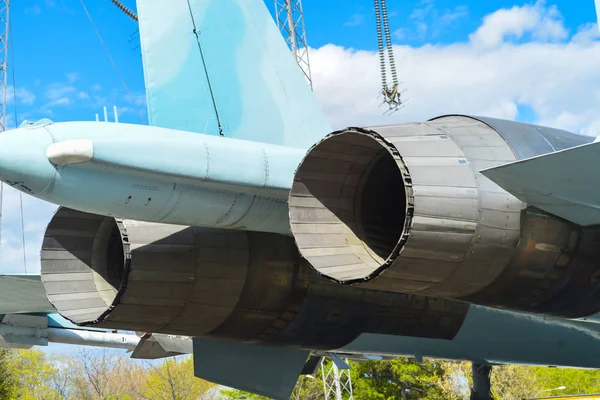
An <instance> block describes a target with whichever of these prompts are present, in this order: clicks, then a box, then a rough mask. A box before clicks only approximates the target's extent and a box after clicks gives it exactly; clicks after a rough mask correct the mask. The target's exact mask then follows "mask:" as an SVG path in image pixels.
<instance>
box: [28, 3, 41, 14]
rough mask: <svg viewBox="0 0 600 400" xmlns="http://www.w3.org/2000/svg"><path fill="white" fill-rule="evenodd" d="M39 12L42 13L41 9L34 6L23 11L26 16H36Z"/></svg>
mask: <svg viewBox="0 0 600 400" xmlns="http://www.w3.org/2000/svg"><path fill="white" fill-rule="evenodd" d="M41 12H42V9H41V8H40V7H39V6H38V5H36V4H34V5H33V6H31V7H29V8H26V9H25V14H28V15H38V14H39V13H41Z"/></svg>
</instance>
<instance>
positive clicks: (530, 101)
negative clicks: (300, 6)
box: [311, 3, 600, 134]
mask: <svg viewBox="0 0 600 400" xmlns="http://www.w3.org/2000/svg"><path fill="white" fill-rule="evenodd" d="M508 15H512V17H510V18H508V17H507V16H508ZM531 15H534V17H533V18H531ZM498 16H500V17H502V18H500V17H498ZM511 18H512V19H511ZM501 20H502V21H505V22H506V24H505V25H503V24H500V23H499V22H500V21H501ZM510 21H512V22H510ZM515 21H516V22H515ZM549 21H550V22H549ZM595 30H597V26H595V25H589V26H586V27H582V28H581V29H580V31H579V32H578V33H577V34H576V35H574V36H573V37H572V38H571V39H565V40H562V41H561V42H558V43H557V42H556V41H555V40H556V39H557V38H560V37H562V35H563V32H566V29H565V28H564V26H563V25H562V21H561V20H560V18H559V13H558V11H557V10H556V9H554V8H553V7H548V8H546V7H543V5H540V3H537V4H536V5H535V6H523V7H516V8H513V9H511V10H508V11H506V10H501V11H497V12H496V13H493V14H491V15H490V16H488V17H486V18H485V19H484V21H483V24H482V25H481V26H480V27H479V28H478V29H477V30H476V32H475V33H473V34H472V35H471V37H470V40H468V41H466V42H464V43H454V44H450V45H430V44H428V45H425V46H422V47H418V48H414V47H409V46H395V52H396V61H397V64H398V73H399V77H400V80H401V81H403V83H402V87H403V88H406V89H408V91H407V93H406V94H407V97H409V98H410V101H409V102H408V103H407V104H406V107H405V108H403V109H402V110H400V111H399V112H397V113H395V114H393V115H392V116H389V117H384V116H383V115H382V113H383V111H384V110H385V108H384V107H382V108H378V106H379V104H380V102H381V101H380V100H378V99H377V98H376V97H377V91H378V90H379V88H380V86H381V83H380V81H381V77H380V72H379V63H378V57H377V54H376V52H370V51H360V50H352V49H344V48H342V47H339V46H334V45H327V46H324V47H322V48H320V49H316V50H313V51H312V52H311V64H312V65H311V66H312V75H313V81H314V87H315V93H316V95H317V97H318V99H319V101H320V102H321V104H322V106H323V108H324V110H325V112H326V114H327V116H328V117H329V118H330V120H331V122H332V124H333V125H334V126H335V127H336V128H339V127H342V126H349V125H370V124H382V123H398V122H406V121H411V120H412V121H422V120H425V119H428V118H432V117H435V116H437V115H441V114H447V113H465V114H476V115H488V116H495V117H501V118H508V119H515V118H518V110H519V108H520V107H526V108H530V109H531V110H533V112H534V114H535V115H536V121H533V122H539V123H543V124H547V125H551V126H555V127H559V128H563V129H567V130H571V131H576V132H581V133H594V134H595V133H596V132H600V114H599V113H598V110H599V109H600V94H598V92H597V88H598V87H600V68H598V65H600V42H598V41H594V40H593V39H594V38H596V37H598V34H597V33H596V32H593V31H595ZM524 32H529V33H531V35H529V36H527V38H525V37H524V36H523V34H524ZM515 33H516V34H519V35H521V36H523V41H521V42H519V43H511V42H509V41H508V37H509V36H510V34H513V35H514V34H515ZM534 33H535V34H534ZM482 44H484V45H485V46H482Z"/></svg>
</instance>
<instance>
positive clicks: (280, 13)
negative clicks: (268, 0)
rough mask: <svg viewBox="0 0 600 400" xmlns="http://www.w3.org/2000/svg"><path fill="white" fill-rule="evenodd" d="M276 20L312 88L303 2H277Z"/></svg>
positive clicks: (298, 0)
mask: <svg viewBox="0 0 600 400" xmlns="http://www.w3.org/2000/svg"><path fill="white" fill-rule="evenodd" d="M275 20H276V21H277V26H278V27H279V30H280V31H281V34H282V35H283V38H284V39H285V41H286V42H287V44H288V46H289V47H290V50H292V54H293V55H294V59H295V60H296V63H298V66H299V67H300V69H301V70H302V73H303V74H304V77H305V78H306V80H307V82H308V84H309V85H310V88H311V89H312V76H311V73H310V60H309V57H308V43H307V41H306V29H305V27H304V12H303V11H302V0H275Z"/></svg>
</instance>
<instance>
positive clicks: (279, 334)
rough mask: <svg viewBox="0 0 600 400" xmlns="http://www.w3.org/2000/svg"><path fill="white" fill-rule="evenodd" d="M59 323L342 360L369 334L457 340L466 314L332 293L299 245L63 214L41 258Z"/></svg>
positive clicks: (453, 307)
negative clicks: (311, 352)
mask: <svg viewBox="0 0 600 400" xmlns="http://www.w3.org/2000/svg"><path fill="white" fill-rule="evenodd" d="M41 265H42V282H43V284H44V287H45V289H46V293H47V296H48V299H49V300H50V302H51V303H52V304H53V305H54V307H55V308H56V309H57V310H58V312H59V313H60V314H61V315H62V316H64V317H65V318H68V319H69V320H71V321H72V322H74V323H76V324H78V325H82V326H95V327H101V328H110V329H124V330H134V331H139V332H156V333H168V334H176V335H185V336H209V337H215V338H223V339H232V340H240V341H245V342H257V343H264V344H275V345H280V346H294V347H305V348H310V349H336V348H340V347H342V346H344V345H346V344H348V343H350V342H351V341H352V340H354V339H355V338H356V337H357V336H358V335H359V334H360V333H362V332H372V333H385V334H396V335H404V336H414V337H430V338H447V339H451V338H453V337H454V335H456V333H457V332H458V330H459V329H460V327H461V326H462V323H463V321H464V318H465V316H466V313H467V311H468V307H469V306H468V305H467V304H464V303H459V302H455V301H451V300H444V299H435V298H428V297H425V296H415V295H406V294H402V293H392V292H381V291H377V290H369V289H364V288H356V287H350V286H342V285H338V284H336V283H332V282H330V281H328V280H326V279H323V278H322V277H320V276H318V274H316V273H314V272H313V271H312V269H311V268H310V266H309V265H308V263H307V262H306V261H305V260H303V259H302V258H301V257H300V255H299V254H298V251H297V249H296V247H295V244H294V241H293V239H292V238H291V237H287V236H281V235H277V234H268V233H257V232H245V231H233V230H218V229H203V228H193V227H186V226H176V225H163V224H154V223H145V222H138V221H131V220H120V219H115V218H110V217H103V216H99V215H94V214H88V213H84V212H79V211H74V210H71V209H67V208H60V209H59V210H58V211H57V213H56V214H55V215H54V217H53V219H52V220H51V222H50V224H49V226H48V228H47V230H46V233H45V236H44V242H43V246H42V253H41Z"/></svg>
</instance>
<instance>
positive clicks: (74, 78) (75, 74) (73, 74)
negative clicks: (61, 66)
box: [65, 72, 79, 83]
mask: <svg viewBox="0 0 600 400" xmlns="http://www.w3.org/2000/svg"><path fill="white" fill-rule="evenodd" d="M65 77H66V78H67V82H68V83H74V82H75V81H77V80H78V79H79V73H78V72H70V73H68V74H65Z"/></svg>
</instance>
